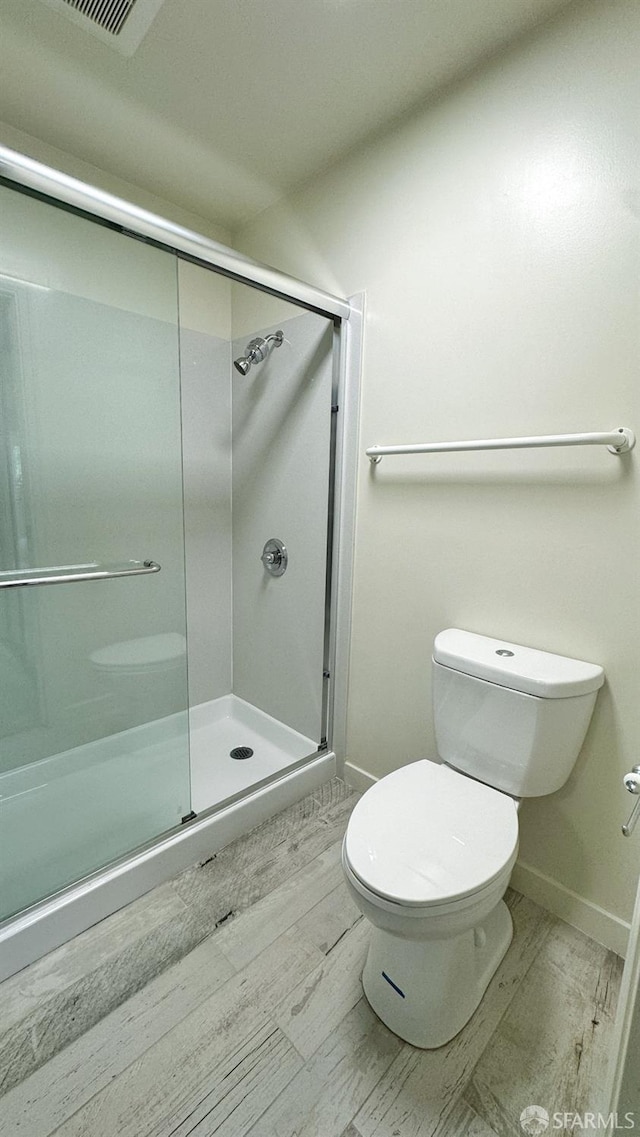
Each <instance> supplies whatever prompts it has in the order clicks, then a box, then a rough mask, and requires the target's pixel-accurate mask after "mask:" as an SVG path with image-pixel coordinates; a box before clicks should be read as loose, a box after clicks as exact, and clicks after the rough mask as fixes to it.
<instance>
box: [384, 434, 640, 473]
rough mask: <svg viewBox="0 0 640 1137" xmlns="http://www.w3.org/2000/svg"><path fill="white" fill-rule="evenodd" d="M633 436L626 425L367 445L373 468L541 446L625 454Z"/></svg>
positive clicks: (632, 441)
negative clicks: (410, 457)
mask: <svg viewBox="0 0 640 1137" xmlns="http://www.w3.org/2000/svg"><path fill="white" fill-rule="evenodd" d="M635 444H636V436H635V434H634V433H633V431H632V430H629V428H628V427H626V426H620V427H618V428H617V430H606V431H601V432H599V433H595V434H542V435H537V436H536V435H534V436H533V437H532V438H476V439H469V440H468V441H464V442H415V443H407V444H406V445H404V446H369V447H368V448H367V451H366V454H367V457H368V458H369V459H370V461H371V464H372V465H374V466H375V465H377V463H378V462H380V460H381V459H382V458H384V457H386V456H387V455H393V454H444V453H448V452H451V451H454V450H529V449H534V448H536V447H542V446H606V447H607V450H609V451H610V452H611V454H628V452H629V451H630V450H633V447H634V446H635Z"/></svg>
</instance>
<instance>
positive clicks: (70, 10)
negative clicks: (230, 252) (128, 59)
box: [43, 0, 164, 55]
mask: <svg viewBox="0 0 640 1137" xmlns="http://www.w3.org/2000/svg"><path fill="white" fill-rule="evenodd" d="M43 2H44V3H45V4H47V5H48V6H49V7H50V8H55V9H56V11H58V12H62V13H64V15H65V16H68V17H69V19H70V20H73V22H74V23H75V24H78V25H79V27H81V28H84V29H85V31H87V32H90V33H91V35H94V36H95V37H96V39H99V40H102V42H103V43H108V44H109V45H110V46H111V47H115V49H116V51H119V52H121V54H122V55H133V53H134V51H135V50H136V48H137V47H138V46H139V45H140V44H141V43H142V40H143V39H144V37H145V35H146V34H147V32H148V30H149V28H150V27H151V24H152V22H153V19H154V17H155V16H156V14H157V12H158V11H159V10H160V8H161V7H162V5H163V4H164V0H43Z"/></svg>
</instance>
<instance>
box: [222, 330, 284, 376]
mask: <svg viewBox="0 0 640 1137" xmlns="http://www.w3.org/2000/svg"><path fill="white" fill-rule="evenodd" d="M283 339H284V332H272V334H271V335H269V336H266V337H263V336H256V338H255V339H253V340H250V341H249V343H248V344H247V346H246V348H245V353H246V354H245V355H241V356H240V357H239V358H238V359H234V361H233V366H234V367H235V369H236V371H239V372H240V374H241V375H248V373H249V370H250V368H251V365H252V364H253V363H263V362H264V360H265V359H267V357H268V356H269V355H271V352H272V351H273V349H274V347H280V345H281V344H282V341H283Z"/></svg>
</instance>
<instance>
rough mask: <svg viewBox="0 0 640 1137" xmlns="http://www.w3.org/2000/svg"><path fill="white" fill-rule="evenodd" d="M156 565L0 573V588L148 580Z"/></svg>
mask: <svg viewBox="0 0 640 1137" xmlns="http://www.w3.org/2000/svg"><path fill="white" fill-rule="evenodd" d="M160 568H161V566H160V565H159V564H158V562H157V561H125V562H124V564H121V565H99V564H96V563H95V562H92V563H91V564H86V565H56V566H55V567H52V568H34V569H9V571H8V572H0V588H26V587H28V586H29V585H34V584H73V583H74V582H76V581H82V580H113V579H114V578H115V577H119V576H147V575H148V573H152V572H160Z"/></svg>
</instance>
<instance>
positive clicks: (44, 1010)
mask: <svg viewBox="0 0 640 1137" xmlns="http://www.w3.org/2000/svg"><path fill="white" fill-rule="evenodd" d="M356 800H357V797H356V795H355V794H353V793H352V791H351V790H350V789H349V788H348V787H345V786H344V785H343V784H342V783H340V782H339V781H338V780H337V779H336V780H334V781H333V782H332V783H329V784H327V786H324V787H322V789H321V790H318V791H316V792H315V793H314V794H312V795H310V796H309V797H308V798H306V799H304V801H303V802H300V803H298V804H297V805H295V806H292V807H290V809H288V810H285V811H283V813H281V814H279V815H278V816H277V817H276V818H273V819H272V820H271V821H268V822H265V823H264V824H263V825H261V826H259V827H258V828H257V829H255V830H253V832H252V833H249V834H247V835H246V836H245V837H242V838H241V839H239V840H238V841H236V842H234V843H233V844H232V845H229V846H228V847H227V848H226V849H223V850H221V852H219V853H218V854H216V856H215V857H213V858H212V859H211V860H210V861H207V862H204V863H203V864H200V865H196V866H194V867H193V868H191V869H189V870H187V872H185V873H183V874H182V875H181V876H179V877H177V878H175V880H173V881H171V882H168V883H167V884H165V885H162V886H161V887H160V888H158V889H155V890H154V892H152V893H149V894H148V895H147V896H145V897H142V898H141V900H139V901H136V903H135V904H132V905H129V907H128V908H126V909H124V910H123V911H122V912H118V913H116V914H114V916H112V917H110V918H109V919H108V920H105V921H103V922H102V923H101V924H99V925H97V926H96V927H95V928H92V929H90V930H89V931H88V932H85V933H84V934H83V935H82V936H78V937H77V938H76V940H74V941H72V943H71V944H68V945H65V946H64V947H62V948H59V949H58V950H57V951H55V952H52V953H51V954H50V956H47V957H45V959H43V960H40V961H38V962H37V963H35V964H33V965H32V966H31V967H28V968H25V970H24V971H23V972H21V973H20V974H19V975H17V976H14V977H13V978H12V979H10V980H8V981H7V982H6V983H4V984H2V985H1V986H0V1022H1V1023H2V1031H3V1038H2V1051H1V1053H2V1058H1V1060H0V1079H2V1081H1V1082H0V1084H2V1085H4V1088H5V1090H6V1092H5V1094H4V1096H3V1097H2V1098H1V1099H0V1134H2V1137H18V1135H20V1137H49V1135H51V1134H53V1133H55V1134H57V1135H59V1137H116V1135H117V1137H188V1135H189V1137H191V1135H194V1137H196V1135H197V1137H208V1135H213V1134H217V1135H219V1137H454V1135H455V1137H465V1135H466V1137H496V1135H497V1137H507V1135H509V1137H512V1135H513V1134H514V1133H517V1132H519V1131H520V1129H519V1125H518V1119H519V1116H520V1113H521V1111H522V1109H523V1108H524V1107H525V1106H527V1105H532V1104H535V1105H541V1106H544V1107H545V1108H546V1109H548V1110H549V1112H552V1111H556V1110H557V1111H561V1110H562V1111H576V1112H581V1113H582V1112H585V1111H586V1110H588V1109H590V1110H594V1109H595V1110H597V1109H599V1108H600V1109H602V1108H603V1107H604V1102H603V1101H602V1099H601V1095H602V1089H603V1085H604V1077H605V1071H606V1065H607V1059H608V1055H609V1051H610V1047H611V1039H612V1026H613V1016H614V1012H615V1003H616V998H617V992H618V988H619V981H620V974H621V961H620V960H619V959H618V957H617V956H615V955H613V953H611V952H608V951H606V950H605V949H604V948H601V947H600V946H599V945H597V944H595V943H593V942H592V941H591V940H589V939H587V938H586V937H585V936H583V935H582V934H581V933H580V932H577V931H576V930H575V929H573V928H571V927H569V926H568V925H567V924H563V923H562V922H561V921H559V920H557V919H555V917H552V916H551V915H549V914H548V913H546V912H544V911H543V910H542V909H540V908H539V907H537V906H536V905H535V904H533V903H532V902H531V901H529V900H526V899H525V898H524V897H521V896H519V895H518V894H516V893H513V892H510V893H508V895H507V900H508V903H509V906H510V908H511V912H512V916H513V919H514V925H515V936H514V941H513V944H512V946H511V948H510V949H509V952H508V953H507V955H506V957H505V959H504V961H503V963H502V965H501V967H500V969H499V970H498V972H497V974H496V976H495V977H494V979H493V981H492V983H491V985H490V987H489V990H488V991H487V994H486V996H485V998H484V1000H483V1002H482V1004H481V1006H480V1007H479V1008H478V1010H477V1012H476V1014H475V1015H474V1016H473V1018H472V1020H471V1021H470V1022H469V1023H468V1024H467V1026H466V1027H465V1029H464V1030H463V1031H462V1032H461V1033H460V1034H459V1035H458V1036H457V1037H456V1038H455V1039H453V1040H452V1042H450V1043H449V1044H448V1045H447V1046H444V1047H441V1048H440V1049H439V1050H435V1051H420V1050H416V1049H415V1048H413V1047H411V1046H409V1045H408V1044H406V1043H403V1042H401V1040H400V1039H398V1038H397V1037H396V1036H395V1035H393V1034H392V1033H391V1032H390V1031H388V1030H387V1029H386V1027H385V1026H384V1025H383V1024H382V1023H381V1022H380V1021H379V1020H378V1019H377V1018H376V1016H375V1015H374V1013H373V1012H372V1011H371V1009H370V1007H369V1005H368V1004H367V1002H366V1000H365V999H364V997H363V995H362V988H361V983H360V974H361V970H362V966H363V962H364V957H365V953H366V948H367V942H368V929H367V925H366V923H365V921H364V920H362V919H361V918H360V917H359V913H358V912H357V911H356V909H355V908H354V907H353V905H352V903H351V901H350V899H349V896H348V894H347V891H346V889H345V886H344V884H343V881H342V870H341V867H340V843H341V838H342V835H343V833H344V829H345V826H346V823H347V819H348V816H349V813H350V811H351V809H352V808H353V805H354V804H355V802H356Z"/></svg>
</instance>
